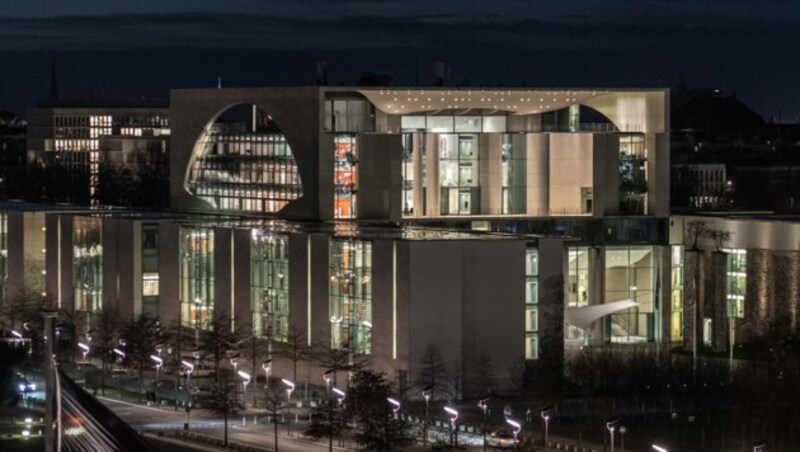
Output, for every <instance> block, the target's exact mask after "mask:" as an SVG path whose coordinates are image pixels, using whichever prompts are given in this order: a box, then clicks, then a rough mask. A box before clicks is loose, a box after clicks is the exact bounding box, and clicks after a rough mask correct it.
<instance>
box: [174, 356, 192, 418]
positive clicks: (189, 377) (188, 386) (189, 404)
mask: <svg viewBox="0 0 800 452" xmlns="http://www.w3.org/2000/svg"><path fill="white" fill-rule="evenodd" d="M181 364H183V365H184V366H185V367H186V393H187V394H188V396H187V397H186V429H187V430H188V429H189V416H191V408H192V387H191V380H192V371H193V370H194V364H192V363H190V362H189V361H186V360H181ZM176 395H177V394H176Z"/></svg>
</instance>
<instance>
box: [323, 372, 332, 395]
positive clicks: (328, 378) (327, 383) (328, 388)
mask: <svg viewBox="0 0 800 452" xmlns="http://www.w3.org/2000/svg"><path fill="white" fill-rule="evenodd" d="M332 373H333V369H328V370H326V371H325V373H324V374H322V379H323V380H325V393H326V394H327V395H328V397H330V396H331V374H332Z"/></svg>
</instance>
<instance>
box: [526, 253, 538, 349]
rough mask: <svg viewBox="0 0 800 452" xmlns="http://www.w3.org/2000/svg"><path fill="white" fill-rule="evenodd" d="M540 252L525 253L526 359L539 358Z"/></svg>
mask: <svg viewBox="0 0 800 452" xmlns="http://www.w3.org/2000/svg"><path fill="white" fill-rule="evenodd" d="M538 305H539V252H538V250H537V249H536V248H528V249H527V252H526V253H525V359H538V358H539V308H538Z"/></svg>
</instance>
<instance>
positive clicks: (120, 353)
mask: <svg viewBox="0 0 800 452" xmlns="http://www.w3.org/2000/svg"><path fill="white" fill-rule="evenodd" d="M113 350H114V354H115V355H117V364H120V365H122V360H124V359H125V352H123V351H122V350H120V349H118V348H115V349H113ZM112 370H113V369H112Z"/></svg>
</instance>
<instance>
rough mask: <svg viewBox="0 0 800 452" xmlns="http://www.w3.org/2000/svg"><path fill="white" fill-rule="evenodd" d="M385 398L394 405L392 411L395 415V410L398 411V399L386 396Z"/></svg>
mask: <svg viewBox="0 0 800 452" xmlns="http://www.w3.org/2000/svg"><path fill="white" fill-rule="evenodd" d="M386 400H387V401H388V402H389V403H390V404H391V405H392V406H393V407H394V408H392V413H394V414H395V415H397V412H398V411H400V401H399V400H397V399H395V398H392V397H387V398H386Z"/></svg>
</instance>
